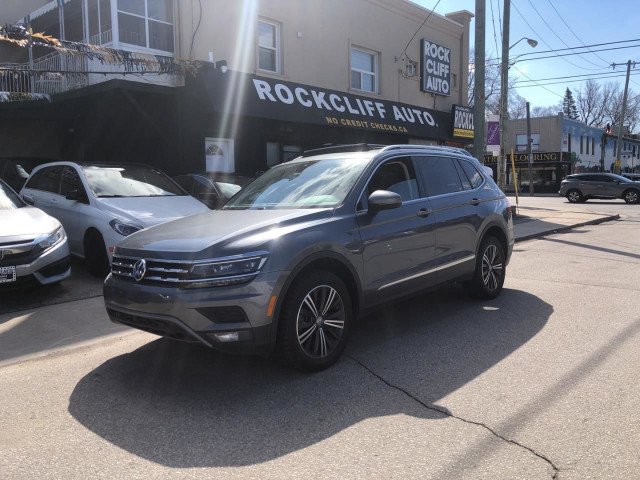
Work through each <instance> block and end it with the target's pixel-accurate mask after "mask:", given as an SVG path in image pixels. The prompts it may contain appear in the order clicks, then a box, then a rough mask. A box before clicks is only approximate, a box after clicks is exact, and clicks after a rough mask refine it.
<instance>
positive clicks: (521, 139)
mask: <svg viewBox="0 0 640 480" xmlns="http://www.w3.org/2000/svg"><path fill="white" fill-rule="evenodd" d="M538 150H540V134H539V133H532V134H531V151H532V152H537V151H538ZM516 151H517V152H526V151H527V136H526V135H516Z"/></svg>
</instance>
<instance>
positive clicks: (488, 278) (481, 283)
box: [465, 236, 506, 299]
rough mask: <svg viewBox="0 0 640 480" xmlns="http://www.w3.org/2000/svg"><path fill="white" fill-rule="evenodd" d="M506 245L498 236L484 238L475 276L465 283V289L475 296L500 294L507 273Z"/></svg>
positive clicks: (486, 296)
mask: <svg viewBox="0 0 640 480" xmlns="http://www.w3.org/2000/svg"><path fill="white" fill-rule="evenodd" d="M505 258H506V255H505V251H504V247H503V246H502V244H501V243H500V241H499V240H498V239H497V238H496V237H492V236H487V237H485V238H484V239H483V240H482V243H481V244H480V248H479V249H478V256H477V257H476V269H475V271H474V273H473V278H472V279H471V280H470V281H469V282H467V283H466V284H465V290H466V291H467V293H468V294H469V295H470V296H471V297H473V298H481V299H492V298H496V297H497V296H498V295H500V292H501V291H502V286H503V285H504V277H505V273H506V267H505V264H504V262H505Z"/></svg>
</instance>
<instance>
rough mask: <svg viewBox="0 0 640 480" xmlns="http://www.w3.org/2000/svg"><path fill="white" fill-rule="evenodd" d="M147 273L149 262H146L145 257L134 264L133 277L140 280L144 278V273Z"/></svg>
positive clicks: (137, 280)
mask: <svg viewBox="0 0 640 480" xmlns="http://www.w3.org/2000/svg"><path fill="white" fill-rule="evenodd" d="M146 273H147V262H145V260H144V258H141V259H140V260H138V261H137V262H136V263H134V264H133V278H135V280H136V282H139V281H140V280H142V279H143V278H144V275H145V274H146Z"/></svg>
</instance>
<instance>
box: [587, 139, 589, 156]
mask: <svg viewBox="0 0 640 480" xmlns="http://www.w3.org/2000/svg"><path fill="white" fill-rule="evenodd" d="M587 155H589V138H588V137H587Z"/></svg>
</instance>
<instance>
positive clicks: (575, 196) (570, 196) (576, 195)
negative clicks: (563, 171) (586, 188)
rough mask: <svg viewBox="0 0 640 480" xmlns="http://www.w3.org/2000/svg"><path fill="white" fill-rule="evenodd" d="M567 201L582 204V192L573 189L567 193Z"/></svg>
mask: <svg viewBox="0 0 640 480" xmlns="http://www.w3.org/2000/svg"><path fill="white" fill-rule="evenodd" d="M567 200H569V201H570V202H571V203H582V202H584V201H585V199H584V197H583V196H582V192H581V191H580V190H577V189H575V188H573V189H571V190H569V191H568V192H567Z"/></svg>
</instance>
